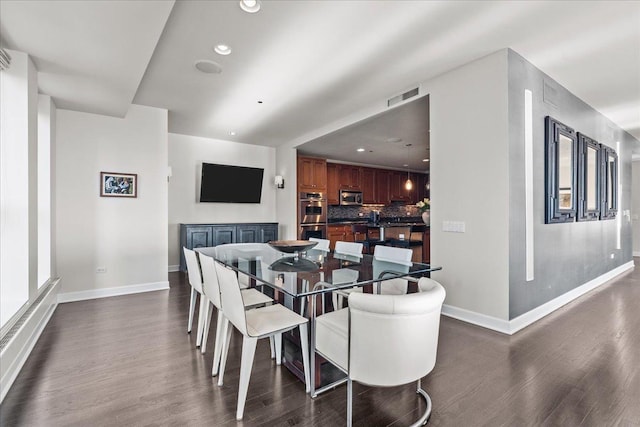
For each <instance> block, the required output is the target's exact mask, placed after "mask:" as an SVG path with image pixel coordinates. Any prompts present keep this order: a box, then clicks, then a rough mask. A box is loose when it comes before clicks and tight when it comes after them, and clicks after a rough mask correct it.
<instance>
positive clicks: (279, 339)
mask: <svg viewBox="0 0 640 427" xmlns="http://www.w3.org/2000/svg"><path fill="white" fill-rule="evenodd" d="M273 340H274V342H275V347H276V365H281V364H282V334H275V335H274V336H273Z"/></svg>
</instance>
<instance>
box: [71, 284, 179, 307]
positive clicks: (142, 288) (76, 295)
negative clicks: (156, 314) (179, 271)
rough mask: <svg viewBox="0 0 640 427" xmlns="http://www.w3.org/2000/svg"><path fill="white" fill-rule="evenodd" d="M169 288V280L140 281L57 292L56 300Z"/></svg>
mask: <svg viewBox="0 0 640 427" xmlns="http://www.w3.org/2000/svg"><path fill="white" fill-rule="evenodd" d="M165 289H169V282H152V283H142V284H139V285H131V286H119V287H117V288H104V289H91V290H88V291H78V292H64V293H60V294H58V302H59V303H65V302H73V301H84V300H88V299H96V298H107V297H115V296H118V295H129V294H139V293H142V292H151V291H162V290H165Z"/></svg>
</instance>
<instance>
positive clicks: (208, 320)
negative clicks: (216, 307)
mask: <svg viewBox="0 0 640 427" xmlns="http://www.w3.org/2000/svg"><path fill="white" fill-rule="evenodd" d="M212 311H213V304H208V310H207V315H206V316H205V319H204V331H203V333H202V345H201V346H200V352H201V353H202V354H204V353H205V351H207V338H208V337H209V328H210V327H211V314H212ZM214 339H215V337H214Z"/></svg>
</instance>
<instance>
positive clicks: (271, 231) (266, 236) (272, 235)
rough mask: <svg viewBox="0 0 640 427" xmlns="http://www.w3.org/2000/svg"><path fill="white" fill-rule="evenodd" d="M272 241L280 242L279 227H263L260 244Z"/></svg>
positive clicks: (270, 225)
mask: <svg viewBox="0 0 640 427" xmlns="http://www.w3.org/2000/svg"><path fill="white" fill-rule="evenodd" d="M272 240H278V225H277V224H269V225H265V226H263V227H262V231H261V236H260V240H259V242H261V243H267V242H270V241H272Z"/></svg>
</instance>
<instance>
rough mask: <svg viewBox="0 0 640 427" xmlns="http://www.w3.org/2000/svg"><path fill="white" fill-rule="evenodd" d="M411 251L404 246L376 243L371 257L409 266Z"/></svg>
mask: <svg viewBox="0 0 640 427" xmlns="http://www.w3.org/2000/svg"><path fill="white" fill-rule="evenodd" d="M412 255H413V251H412V250H411V249H405V248H395V247H393V246H382V245H377V246H376V248H375V249H374V250H373V257H374V258H376V259H379V260H381V261H389V262H394V263H397V264H403V265H408V266H410V265H411V264H412V262H411V256H412Z"/></svg>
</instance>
